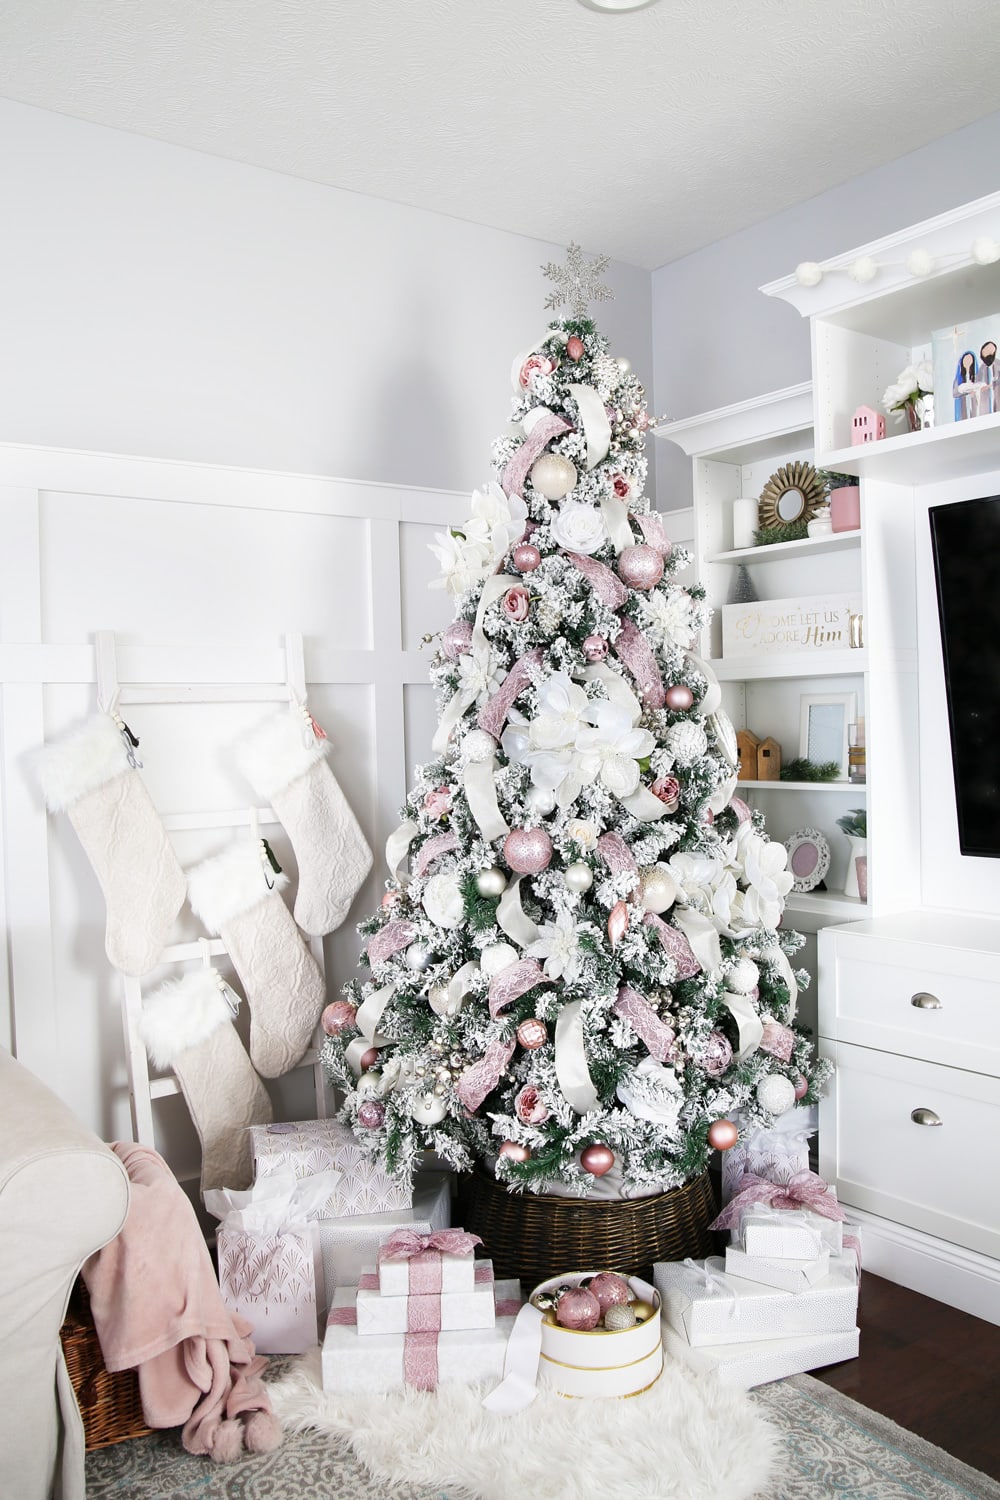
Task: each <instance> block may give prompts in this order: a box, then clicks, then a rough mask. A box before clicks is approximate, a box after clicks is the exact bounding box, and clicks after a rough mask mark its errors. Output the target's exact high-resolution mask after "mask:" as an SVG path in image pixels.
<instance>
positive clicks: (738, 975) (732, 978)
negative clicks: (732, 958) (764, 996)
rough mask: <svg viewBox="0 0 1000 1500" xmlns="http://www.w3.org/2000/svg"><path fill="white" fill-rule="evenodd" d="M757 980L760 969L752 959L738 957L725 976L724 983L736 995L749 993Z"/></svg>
mask: <svg viewBox="0 0 1000 1500" xmlns="http://www.w3.org/2000/svg"><path fill="white" fill-rule="evenodd" d="M759 980H760V970H759V969H758V967H757V965H756V964H755V963H754V961H753V959H752V958H738V959H737V960H736V962H735V964H734V965H733V967H732V970H731V972H730V973H729V975H728V976H727V978H726V984H727V986H728V988H729V989H731V990H735V991H736V993H737V995H749V994H750V993H751V992H752V991H753V990H755V989H756V988H757V984H758V982H759Z"/></svg>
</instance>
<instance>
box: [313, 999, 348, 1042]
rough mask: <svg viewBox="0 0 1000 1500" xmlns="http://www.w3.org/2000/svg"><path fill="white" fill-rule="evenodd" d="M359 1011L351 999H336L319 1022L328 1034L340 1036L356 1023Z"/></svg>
mask: <svg viewBox="0 0 1000 1500" xmlns="http://www.w3.org/2000/svg"><path fill="white" fill-rule="evenodd" d="M357 1013H358V1012H357V1010H356V1008H355V1007H354V1006H353V1005H352V1004H351V1002H350V1001H349V1000H334V1001H333V1002H332V1003H331V1004H330V1005H328V1006H327V1007H326V1010H325V1011H324V1012H323V1014H322V1015H321V1016H320V1018H319V1023H320V1025H321V1026H322V1028H323V1030H324V1031H325V1032H326V1034H327V1036H339V1035H340V1033H341V1032H342V1031H347V1030H349V1029H352V1028H353V1027H354V1026H355V1025H356V1022H355V1019H354V1018H355V1016H356V1015H357Z"/></svg>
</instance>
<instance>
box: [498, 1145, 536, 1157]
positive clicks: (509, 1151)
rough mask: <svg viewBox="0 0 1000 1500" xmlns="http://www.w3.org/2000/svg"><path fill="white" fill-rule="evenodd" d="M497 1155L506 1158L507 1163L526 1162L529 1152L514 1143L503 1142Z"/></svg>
mask: <svg viewBox="0 0 1000 1500" xmlns="http://www.w3.org/2000/svg"><path fill="white" fill-rule="evenodd" d="M497 1155H498V1156H506V1158H507V1160H508V1161H528V1160H529V1159H530V1157H531V1152H530V1151H529V1150H528V1148H527V1146H519V1145H518V1144H517V1142H516V1141H504V1143H503V1145H502V1146H501V1147H500V1150H499V1151H498V1152H497Z"/></svg>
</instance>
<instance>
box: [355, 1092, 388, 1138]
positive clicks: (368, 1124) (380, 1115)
mask: <svg viewBox="0 0 1000 1500" xmlns="http://www.w3.org/2000/svg"><path fill="white" fill-rule="evenodd" d="M384 1120H385V1105H384V1104H383V1103H381V1101H380V1100H378V1099H366V1100H365V1102H364V1104H362V1105H361V1107H360V1109H359V1110H358V1124H359V1125H363V1126H364V1127H365V1129H366V1130H378V1128H379V1126H380V1125H381V1124H382V1123H383V1121H384Z"/></svg>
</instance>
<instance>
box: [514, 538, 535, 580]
mask: <svg viewBox="0 0 1000 1500" xmlns="http://www.w3.org/2000/svg"><path fill="white" fill-rule="evenodd" d="M510 560H511V562H512V563H513V564H514V566H515V568H516V569H517V571H518V572H519V573H533V572H534V571H535V569H536V568H537V567H538V565H539V563H540V562H541V560H542V554H541V553H540V552H539V550H538V548H537V547H536V546H535V544H534V542H518V544H517V546H516V547H515V548H514V550H513V552H512V553H511V554H510Z"/></svg>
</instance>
